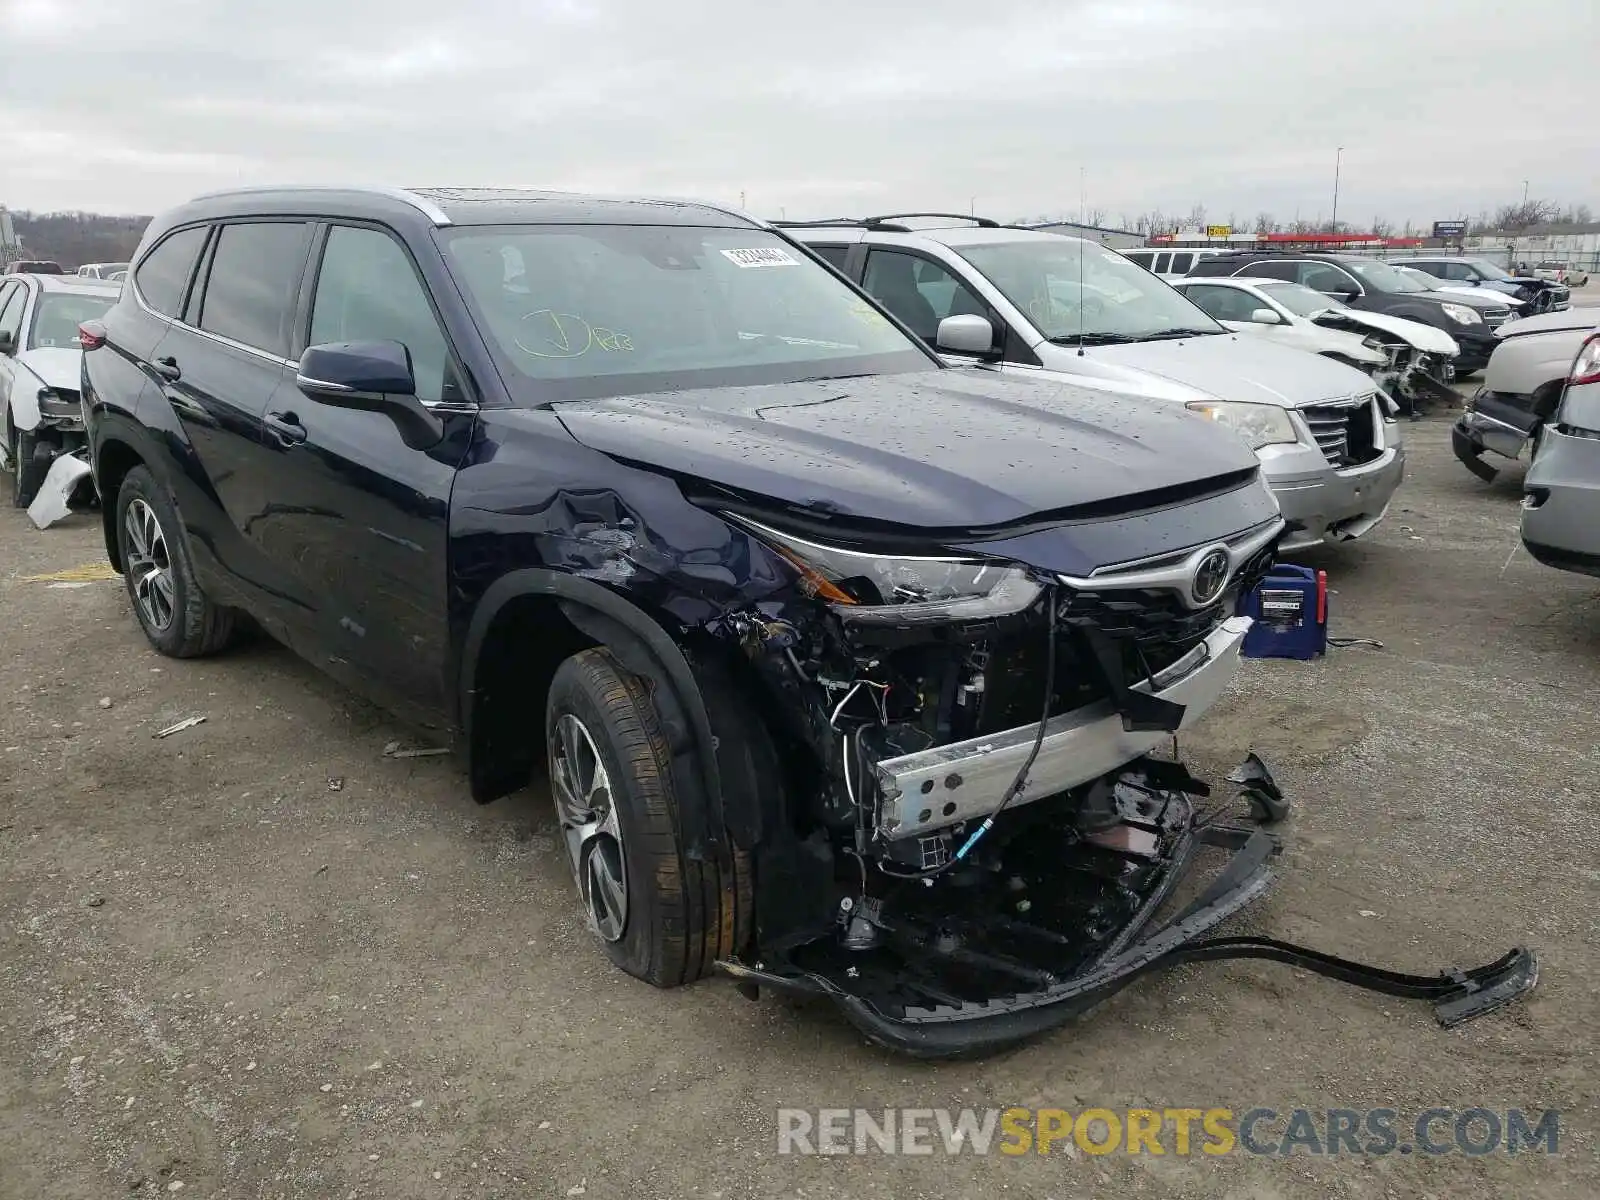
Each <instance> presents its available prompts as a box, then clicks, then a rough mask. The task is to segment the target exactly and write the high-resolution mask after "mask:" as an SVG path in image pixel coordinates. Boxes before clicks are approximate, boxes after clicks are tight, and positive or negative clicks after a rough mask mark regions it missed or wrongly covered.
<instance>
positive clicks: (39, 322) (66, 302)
mask: <svg viewBox="0 0 1600 1200" xmlns="http://www.w3.org/2000/svg"><path fill="white" fill-rule="evenodd" d="M116 302H117V295H116V293H115V292H107V293H106V294H105V295H104V296H89V295H83V294H81V293H73V292H46V293H44V295H42V296H40V297H39V306H38V307H37V308H36V309H34V313H33V332H32V333H31V334H30V335H29V337H28V349H30V350H38V349H42V348H70V349H73V350H76V349H78V348H79V344H78V326H79V325H80V324H82V323H83V322H84V321H93V320H94V319H95V318H97V317H103V316H105V314H106V310H107V309H108V308H110V307H111V306H112V305H113V304H115V303H116Z"/></svg>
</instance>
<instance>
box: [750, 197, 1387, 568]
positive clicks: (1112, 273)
mask: <svg viewBox="0 0 1600 1200" xmlns="http://www.w3.org/2000/svg"><path fill="white" fill-rule="evenodd" d="M952 220H954V221H956V222H958V223H957V224H951V221H952ZM926 221H933V222H937V223H935V224H932V225H925V226H924V227H919V225H924V222H926ZM782 224H783V227H784V229H785V232H787V233H788V234H789V235H790V236H792V237H794V238H795V239H796V240H797V241H800V242H802V243H803V244H805V245H807V246H809V247H810V248H811V249H812V250H813V251H815V252H816V253H817V254H819V255H820V256H821V257H823V258H824V259H826V260H827V261H829V262H831V263H832V264H833V265H834V266H835V267H837V268H838V269H839V270H841V271H842V272H844V274H845V275H847V276H848V277H849V278H850V279H852V280H854V281H855V282H857V283H859V284H861V286H862V287H863V288H864V289H865V290H866V291H867V292H869V293H871V294H872V295H873V296H874V297H875V298H876V299H877V300H878V301H879V302H881V303H882V304H883V305H884V306H885V307H886V308H888V309H889V311H890V312H892V313H894V314H895V316H897V317H899V318H900V320H901V321H903V322H904V323H905V324H906V325H908V326H909V327H910V328H911V330H912V331H913V332H914V333H917V334H919V335H920V336H922V338H923V339H924V340H926V341H927V342H928V343H929V344H930V345H933V346H936V347H937V348H938V349H939V350H940V352H941V353H943V354H944V355H945V356H946V358H948V359H950V360H951V361H960V362H966V363H970V364H973V365H975V366H979V367H983V368H986V369H990V370H997V371H1004V372H1016V373H1041V372H1045V373H1052V374H1059V375H1062V376H1065V377H1069V378H1070V379H1071V381H1072V382H1073V383H1075V384H1077V385H1079V386H1081V387H1091V388H1102V389H1105V390H1107V391H1115V392H1123V393H1128V392H1131V393H1134V394H1136V395H1141V396H1145V397H1149V398H1151V399H1157V400H1165V401H1169V402H1171V403H1174V404H1183V405H1187V406H1188V408H1189V409H1190V411H1192V412H1194V413H1196V414H1197V415H1199V416H1201V417H1206V418H1209V419H1211V420H1213V421H1217V422H1219V423H1221V424H1224V425H1227V426H1229V427H1231V428H1232V429H1234V430H1235V431H1236V432H1237V433H1238V434H1239V435H1240V436H1241V437H1243V438H1244V439H1245V440H1246V441H1247V442H1248V443H1249V444H1250V446H1251V448H1252V449H1254V450H1255V452H1256V456H1257V458H1259V459H1260V460H1261V464H1262V473H1263V475H1264V476H1265V478H1266V480H1267V483H1268V484H1269V486H1270V487H1271V488H1272V490H1273V493H1274V494H1275V495H1276V496H1277V498H1278V503H1279V505H1280V507H1281V508H1282V510H1283V515H1284V517H1285V518H1286V519H1287V520H1288V522H1289V532H1288V534H1287V535H1286V536H1285V538H1284V541H1283V547H1284V548H1285V549H1296V548H1302V547H1305V546H1310V545H1315V544H1317V543H1320V542H1323V541H1325V540H1326V541H1341V540H1348V539H1350V538H1355V537H1360V536H1361V535H1362V534H1365V533H1367V532H1368V531H1369V530H1371V529H1372V528H1373V527H1374V526H1375V525H1377V524H1378V522H1379V521H1381V520H1382V519H1383V517H1384V514H1385V513H1386V512H1387V511H1388V508H1389V501H1390V499H1391V498H1392V497H1393V496H1394V493H1395V490H1396V489H1397V488H1398V487H1399V486H1400V481H1401V478H1402V477H1403V475H1404V473H1405V447H1404V445H1403V444H1402V442H1401V439H1400V428H1399V425H1398V424H1397V423H1396V422H1395V419H1394V417H1395V413H1396V412H1397V411H1398V410H1397V408H1396V406H1395V404H1394V402H1393V401H1392V400H1390V399H1389V398H1388V397H1386V396H1384V395H1383V394H1382V393H1381V392H1380V391H1379V390H1378V389H1377V387H1376V386H1375V385H1374V384H1373V381H1372V380H1371V379H1370V378H1369V377H1368V376H1367V375H1365V374H1363V373H1362V372H1360V371H1358V370H1355V369H1354V368H1352V367H1349V366H1346V365H1344V364H1342V363H1338V362H1334V361H1333V360H1332V359H1329V358H1326V357H1324V356H1321V355H1317V354H1310V353H1307V352H1305V351H1303V350H1297V349H1290V348H1288V347H1284V346H1277V345H1272V344H1269V343H1267V342H1265V341H1263V340H1261V339H1258V338H1252V337H1248V336H1242V335H1240V334H1237V333H1234V332H1232V331H1231V330H1228V329H1226V328H1225V327H1223V326H1222V325H1220V324H1218V323H1217V322H1216V321H1215V320H1213V319H1212V318H1211V317H1209V316H1207V315H1206V314H1205V313H1204V312H1202V311H1201V310H1200V309H1199V308H1197V307H1196V306H1195V305H1194V304H1193V303H1191V302H1190V301H1189V300H1187V299H1185V298H1184V297H1183V296H1181V295H1180V294H1179V293H1178V292H1176V291H1175V290H1173V288H1171V287H1169V286H1168V285H1167V284H1166V283H1164V282H1163V281H1162V280H1160V279H1159V278H1157V277H1156V276H1155V275H1153V274H1151V273H1150V272H1149V271H1146V270H1145V269H1144V268H1142V267H1139V266H1136V265H1135V264H1134V263H1133V262H1131V261H1130V260H1129V259H1128V258H1127V257H1125V256H1124V255H1123V254H1121V253H1118V252H1117V251H1115V250H1108V249H1106V248H1105V247H1103V246H1100V245H1098V244H1097V243H1094V242H1089V241H1084V240H1082V239H1079V238H1072V237H1066V236H1063V235H1061V234H1056V233H1045V232H1041V231H1038V230H1031V229H1019V228H1015V227H1010V226H1002V225H999V224H997V223H996V222H994V221H989V220H986V219H973V218H965V217H963V218H948V217H943V216H938V215H935V216H933V217H930V218H917V217H913V216H906V217H879V218H874V219H871V220H864V221H849V222H841V221H835V222H816V223H797V222H787V223H782Z"/></svg>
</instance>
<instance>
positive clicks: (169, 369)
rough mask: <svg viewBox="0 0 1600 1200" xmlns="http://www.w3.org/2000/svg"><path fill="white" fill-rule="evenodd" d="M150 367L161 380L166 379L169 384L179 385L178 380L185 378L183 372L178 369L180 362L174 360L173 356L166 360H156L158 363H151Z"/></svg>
mask: <svg viewBox="0 0 1600 1200" xmlns="http://www.w3.org/2000/svg"><path fill="white" fill-rule="evenodd" d="M150 366H151V367H152V368H153V369H154V371H155V373H156V374H157V375H159V376H161V378H163V379H165V380H166V381H167V382H168V383H177V382H178V380H180V379H182V378H183V371H182V370H180V369H179V367H178V360H177V359H175V358H173V357H172V356H171V355H168V356H167V357H166V358H158V359H156V361H155V362H153V363H151V364H150Z"/></svg>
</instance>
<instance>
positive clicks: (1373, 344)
mask: <svg viewBox="0 0 1600 1200" xmlns="http://www.w3.org/2000/svg"><path fill="white" fill-rule="evenodd" d="M1314 319H1315V322H1316V324H1318V325H1320V326H1322V327H1323V328H1325V329H1337V330H1339V331H1340V332H1343V333H1352V334H1356V335H1358V336H1359V337H1361V339H1362V344H1363V345H1364V346H1365V347H1366V348H1367V349H1368V350H1371V351H1374V352H1375V353H1377V354H1381V355H1382V356H1383V361H1382V362H1381V363H1372V364H1361V369H1362V370H1364V371H1366V372H1367V374H1368V375H1370V376H1371V377H1372V381H1373V382H1374V383H1376V384H1377V385H1378V387H1379V388H1381V389H1382V390H1383V392H1384V393H1385V394H1386V395H1389V396H1392V397H1395V398H1396V399H1397V400H1399V401H1400V402H1401V403H1402V404H1403V405H1404V406H1405V408H1406V410H1407V411H1409V412H1416V411H1417V409H1418V408H1419V407H1420V406H1422V405H1425V404H1430V403H1439V404H1447V405H1450V404H1454V403H1455V399H1456V396H1455V393H1454V392H1453V391H1451V389H1450V384H1451V383H1453V382H1454V381H1455V374H1456V373H1455V365H1454V360H1455V357H1456V355H1457V354H1458V353H1459V351H1460V347H1459V346H1458V345H1457V344H1456V343H1455V342H1454V341H1453V340H1452V339H1451V338H1450V337H1449V336H1448V335H1447V334H1445V333H1442V332H1440V331H1439V330H1435V329H1433V328H1431V327H1429V326H1425V325H1421V324H1419V323H1417V322H1412V321H1403V320H1399V321H1393V320H1392V321H1390V322H1388V323H1386V324H1393V325H1396V326H1398V327H1399V328H1404V327H1405V326H1413V327H1414V329H1413V331H1412V336H1407V335H1406V334H1405V333H1401V332H1396V331H1395V330H1394V329H1391V328H1387V327H1385V328H1376V327H1374V325H1373V318H1372V317H1371V316H1370V315H1368V314H1361V315H1360V316H1357V315H1355V314H1353V313H1351V312H1349V311H1347V310H1338V309H1329V310H1327V311H1326V312H1323V313H1319V314H1318V315H1317V316H1316V317H1315V318H1314ZM1418 339H1423V341H1421V342H1419V340H1418Z"/></svg>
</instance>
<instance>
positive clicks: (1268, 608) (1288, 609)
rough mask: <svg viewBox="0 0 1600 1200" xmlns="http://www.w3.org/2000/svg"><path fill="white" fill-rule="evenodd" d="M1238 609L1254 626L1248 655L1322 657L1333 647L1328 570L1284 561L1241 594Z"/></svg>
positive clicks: (1245, 649) (1243, 650) (1246, 649)
mask: <svg viewBox="0 0 1600 1200" xmlns="http://www.w3.org/2000/svg"><path fill="white" fill-rule="evenodd" d="M1238 613H1239V615H1240V616H1242V617H1250V618H1252V619H1253V620H1254V621H1255V624H1254V625H1252V626H1251V627H1250V632H1249V633H1247V634H1245V636H1244V646H1243V647H1242V648H1241V649H1240V651H1239V652H1240V653H1241V654H1243V655H1244V656H1245V657H1246V658H1302V659H1310V658H1320V657H1322V655H1324V654H1326V653H1327V651H1328V573H1327V572H1326V571H1315V570H1312V569H1311V568H1310V567H1297V566H1295V565H1294V564H1292V563H1279V564H1278V565H1277V566H1275V567H1273V568H1272V570H1271V571H1269V572H1268V573H1267V576H1266V578H1265V579H1263V580H1262V581H1261V582H1260V583H1259V584H1257V585H1256V587H1255V588H1253V589H1252V590H1251V591H1248V592H1246V593H1245V594H1244V595H1243V596H1240V597H1239V606H1238Z"/></svg>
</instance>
